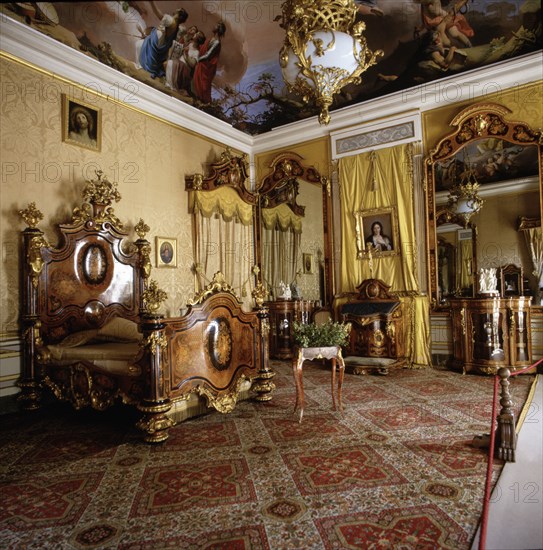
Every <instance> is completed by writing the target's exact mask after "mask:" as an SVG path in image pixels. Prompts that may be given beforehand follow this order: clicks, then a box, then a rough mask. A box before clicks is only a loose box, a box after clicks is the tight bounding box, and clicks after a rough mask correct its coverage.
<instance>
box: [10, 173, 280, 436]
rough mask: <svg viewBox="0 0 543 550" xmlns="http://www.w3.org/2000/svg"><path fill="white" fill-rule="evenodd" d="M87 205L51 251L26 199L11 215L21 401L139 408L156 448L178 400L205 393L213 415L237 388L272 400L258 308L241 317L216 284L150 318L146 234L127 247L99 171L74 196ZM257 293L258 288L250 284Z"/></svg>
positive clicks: (113, 195)
mask: <svg viewBox="0 0 543 550" xmlns="http://www.w3.org/2000/svg"><path fill="white" fill-rule="evenodd" d="M83 197H84V199H85V201H86V202H84V203H83V205H82V206H81V207H80V208H76V209H75V210H74V212H73V215H72V219H71V220H70V221H69V222H68V223H65V224H60V225H59V230H60V233H61V235H62V242H61V245H60V247H59V248H54V247H52V246H50V245H49V243H48V242H47V241H46V239H45V236H44V233H43V232H42V231H41V230H40V229H38V228H37V227H36V226H37V224H38V223H39V221H40V220H41V219H42V218H43V215H42V214H41V212H39V210H37V208H36V206H35V204H34V203H32V204H30V205H29V207H28V208H27V209H25V210H21V211H20V214H21V216H22V217H23V219H24V220H25V222H26V224H27V225H28V227H27V228H26V229H25V230H24V232H23V246H24V251H23V266H22V275H23V284H22V319H21V321H22V328H23V345H24V353H23V372H22V376H21V380H20V382H19V385H20V387H21V395H20V401H21V402H22V404H23V407H24V408H26V409H37V408H39V406H40V401H41V398H42V392H43V391H44V390H46V389H49V390H51V391H52V393H53V395H54V396H55V397H57V398H58V399H62V400H67V401H70V402H71V403H72V404H73V406H74V407H75V408H76V409H79V408H81V407H85V406H91V407H93V408H94V409H98V410H103V409H106V408H107V407H109V406H111V405H113V404H114V403H116V402H122V403H124V404H128V405H132V406H134V407H136V408H137V409H138V410H139V411H140V412H141V413H142V417H141V419H140V420H139V421H138V422H137V427H138V428H139V429H141V430H142V431H143V432H144V439H145V441H148V442H160V441H164V440H165V439H167V437H168V429H169V428H170V427H171V426H172V425H174V424H175V420H174V419H173V418H172V414H171V413H172V412H173V411H174V410H175V408H176V405H177V404H179V403H180V402H183V401H186V400H188V399H190V398H193V397H194V396H195V395H198V396H203V397H204V398H205V400H206V401H207V404H208V405H209V406H211V407H214V408H215V409H217V410H219V411H221V412H229V411H231V410H232V409H233V408H234V406H235V404H236V402H237V400H238V398H239V397H240V393H241V390H242V386H243V385H244V384H245V386H247V385H252V390H253V391H254V392H256V399H257V400H258V401H267V400H269V399H271V390H272V389H273V385H272V384H270V383H269V379H270V378H271V377H272V376H273V373H272V372H271V371H270V369H269V367H268V359H267V331H268V313H267V310H266V308H264V307H262V303H263V301H264V293H263V292H261V293H260V294H259V288H258V287H257V288H256V289H255V292H254V297H255V301H256V302H257V304H259V307H258V308H257V309H255V310H253V311H251V312H245V311H243V310H242V308H241V304H240V302H239V300H238V299H237V297H236V296H235V294H234V293H233V291H232V289H231V288H230V286H229V285H228V284H227V283H226V281H225V280H224V277H223V276H222V275H221V274H220V273H217V274H216V275H215V277H214V278H213V281H212V282H211V283H210V284H209V285H208V286H207V287H206V288H205V289H204V290H202V291H201V292H200V293H198V294H197V295H196V297H195V298H194V299H193V300H192V302H191V303H190V304H189V308H188V311H187V313H186V315H184V316H182V317H178V318H164V317H163V316H161V315H159V314H158V313H157V310H158V308H159V307H160V303H161V302H162V301H163V300H164V299H165V298H166V295H165V293H164V292H163V291H162V290H160V289H158V288H157V285H156V283H155V282H154V281H152V280H151V279H150V273H151V261H150V252H151V246H150V244H149V241H147V240H146V239H145V234H146V233H147V232H148V231H149V227H147V226H146V225H145V223H144V222H143V220H140V221H139V223H138V224H137V225H136V227H135V230H136V233H137V234H138V236H139V238H138V239H137V240H136V241H135V242H129V241H128V239H127V233H126V232H125V231H124V230H123V227H122V224H121V222H120V221H119V220H118V219H117V218H116V216H115V214H114V211H113V208H112V207H111V206H110V205H111V203H112V202H113V201H118V200H120V195H119V193H118V191H117V189H116V184H113V183H111V182H109V181H108V180H107V178H105V177H103V174H102V173H101V172H97V178H96V179H95V180H92V181H90V182H88V184H87V186H86V187H85V189H84V191H83ZM260 290H262V289H260Z"/></svg>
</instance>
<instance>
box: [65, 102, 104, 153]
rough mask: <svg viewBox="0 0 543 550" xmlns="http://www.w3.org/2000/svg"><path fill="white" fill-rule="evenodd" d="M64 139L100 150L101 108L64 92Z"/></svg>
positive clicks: (66, 141)
mask: <svg viewBox="0 0 543 550" xmlns="http://www.w3.org/2000/svg"><path fill="white" fill-rule="evenodd" d="M62 141H64V142H65V143H70V144H71V145H77V146H78V147H85V148H86V149H91V150H92V151H100V150H101V149H102V111H101V109H97V108H96V107H93V106H92V105H89V104H88V103H83V102H82V101H79V100H76V99H73V98H71V97H69V96H67V95H66V94H62Z"/></svg>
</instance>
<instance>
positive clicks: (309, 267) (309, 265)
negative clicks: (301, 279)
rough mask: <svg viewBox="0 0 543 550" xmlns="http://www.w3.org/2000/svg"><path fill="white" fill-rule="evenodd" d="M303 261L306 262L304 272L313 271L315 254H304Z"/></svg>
mask: <svg viewBox="0 0 543 550" xmlns="http://www.w3.org/2000/svg"><path fill="white" fill-rule="evenodd" d="M302 261H303V263H304V274H311V273H313V254H303V255H302Z"/></svg>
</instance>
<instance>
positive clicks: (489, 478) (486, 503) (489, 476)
mask: <svg viewBox="0 0 543 550" xmlns="http://www.w3.org/2000/svg"><path fill="white" fill-rule="evenodd" d="M541 364H543V358H542V359H539V361H536V362H535V363H534V364H533V365H530V366H529V367H524V368H523V369H521V370H518V371H516V372H512V373H511V374H510V376H517V374H522V373H523V372H527V371H529V370H531V369H534V368H535V369H536V372H537V367H538V366H539V365H541ZM499 382H500V377H499V376H498V375H497V374H496V375H495V376H494V396H493V398H492V420H491V422H490V445H489V448H488V461H487V466H486V483H485V499H484V501H483V514H482V518H481V532H480V534H479V550H485V543H486V530H487V525H488V509H489V506H490V485H491V482H492V466H493V465H494V443H495V440H496V430H495V428H494V425H495V423H496V402H497V400H498V384H499Z"/></svg>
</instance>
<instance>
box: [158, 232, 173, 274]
mask: <svg viewBox="0 0 543 550" xmlns="http://www.w3.org/2000/svg"><path fill="white" fill-rule="evenodd" d="M156 266H157V267H177V239H172V238H168V237H157V238H156Z"/></svg>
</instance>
